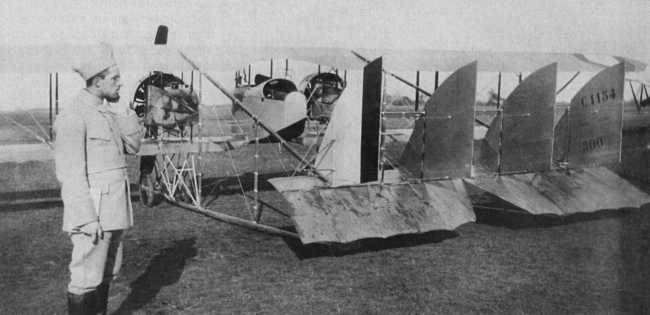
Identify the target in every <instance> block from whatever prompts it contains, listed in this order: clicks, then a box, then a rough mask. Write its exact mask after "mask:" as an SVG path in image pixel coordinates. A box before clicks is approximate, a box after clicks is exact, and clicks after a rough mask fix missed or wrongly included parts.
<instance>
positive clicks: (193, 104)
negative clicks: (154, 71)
mask: <svg viewBox="0 0 650 315" xmlns="http://www.w3.org/2000/svg"><path fill="white" fill-rule="evenodd" d="M147 94H148V104H149V108H148V112H147V114H146V115H145V120H144V123H145V125H146V126H162V127H163V128H174V127H176V126H182V125H184V124H187V123H191V122H193V121H196V118H198V113H199V109H198V107H199V99H198V97H197V96H196V93H194V92H193V91H192V90H190V88H189V87H187V86H183V87H181V86H177V87H165V88H164V89H161V88H158V87H155V86H153V85H150V86H149V87H148V93H147Z"/></svg>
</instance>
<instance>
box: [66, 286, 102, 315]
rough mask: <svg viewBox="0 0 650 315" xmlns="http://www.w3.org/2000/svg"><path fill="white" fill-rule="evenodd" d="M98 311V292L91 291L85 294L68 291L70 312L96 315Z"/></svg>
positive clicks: (75, 314) (71, 314)
mask: <svg viewBox="0 0 650 315" xmlns="http://www.w3.org/2000/svg"><path fill="white" fill-rule="evenodd" d="M96 313H97V292H96V291H90V292H88V293H84V294H73V293H70V292H68V314H70V315H90V314H92V315H94V314H96Z"/></svg>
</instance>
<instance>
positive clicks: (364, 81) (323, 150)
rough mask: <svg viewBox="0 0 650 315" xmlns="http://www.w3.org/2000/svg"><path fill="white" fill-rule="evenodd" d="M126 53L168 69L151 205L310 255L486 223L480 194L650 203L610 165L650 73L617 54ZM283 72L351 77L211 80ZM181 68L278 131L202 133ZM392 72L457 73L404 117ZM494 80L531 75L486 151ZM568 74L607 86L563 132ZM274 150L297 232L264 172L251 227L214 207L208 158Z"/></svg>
mask: <svg viewBox="0 0 650 315" xmlns="http://www.w3.org/2000/svg"><path fill="white" fill-rule="evenodd" d="M75 49H79V47H72V48H70V47H61V48H49V49H48V48H40V49H35V48H33V47H31V48H30V47H23V48H10V49H6V48H5V49H3V51H4V52H5V54H6V56H8V58H3V59H0V69H2V70H3V71H5V72H21V71H27V70H30V71H32V70H34V69H38V71H49V72H56V71H65V70H67V69H68V67H67V65H68V64H69V63H67V62H65V61H66V60H67V61H70V60H73V58H74V51H75ZM115 51H116V57H117V58H118V62H119V63H120V65H121V66H122V67H124V68H125V69H129V70H140V71H157V72H154V73H153V74H152V75H150V76H148V77H146V78H145V79H144V80H143V81H141V83H140V86H139V87H138V88H137V92H136V96H135V99H134V104H135V105H136V110H138V111H139V112H140V113H141V114H142V115H143V124H144V126H146V128H147V129H148V130H149V131H148V133H147V138H146V139H143V147H142V149H141V152H140V153H139V154H140V155H141V156H143V159H142V164H141V169H142V174H143V175H142V177H141V178H142V183H141V194H142V200H143V201H144V202H145V204H147V205H153V204H155V197H156V196H163V197H165V198H166V199H167V200H168V201H169V202H172V203H174V204H177V205H179V206H181V207H183V208H186V209H189V210H192V211H195V212H198V213H201V214H204V215H208V216H210V217H214V218H216V219H219V220H222V221H225V222H228V223H232V224H236V225H241V226H245V227H247V228H251V229H256V230H260V231H264V232H267V233H273V234H278V235H283V236H287V237H299V238H300V239H301V240H302V241H303V242H304V243H310V242H349V241H353V240H356V239H360V238H367V237H388V236H391V235H395V234H402V233H418V232H425V231H430V230H439V229H444V230H453V229H455V228H456V227H457V226H459V225H460V224H463V223H466V222H470V221H473V220H474V219H475V214H474V212H473V205H472V200H471V198H470V196H469V194H468V193H467V189H466V185H471V186H472V187H474V188H478V189H481V190H483V191H486V192H489V193H491V194H493V195H496V196H498V197H499V198H502V199H504V200H506V201H508V202H510V203H512V204H513V205H515V206H517V207H519V208H520V209H523V210H526V211H530V212H532V213H535V214H539V213H553V214H558V215H563V214H569V213H575V212H581V211H596V210H599V209H605V208H609V209H612V208H620V207H628V206H633V207H638V206H639V205H641V204H643V203H645V202H648V201H650V196H648V195H646V194H645V193H643V192H642V191H640V190H639V189H637V188H635V187H634V186H633V185H631V184H630V183H628V182H627V181H625V180H624V179H622V178H621V177H619V176H618V175H616V174H615V173H613V172H611V171H609V170H608V169H606V168H604V167H603V165H606V164H611V163H617V162H618V161H620V156H621V152H622V150H623V144H622V141H621V138H622V137H621V135H622V130H623V121H622V119H621V117H622V108H623V97H622V95H623V89H624V84H623V83H624V80H625V73H626V72H634V71H642V70H643V69H645V64H643V63H640V62H637V61H634V60H631V59H628V58H623V57H614V58H613V59H612V60H614V62H613V63H612V64H606V65H603V64H600V63H596V62H592V61H591V60H589V59H588V58H585V57H584V56H583V55H580V54H570V53H511V52H509V53H498V52H476V51H475V52H458V51H455V52H449V51H439V50H410V51H391V50H358V51H351V50H348V49H342V48H277V47H271V48H224V47H205V46H204V47H170V46H166V45H154V46H145V47H115ZM43 52H46V53H43ZM215 56H219V58H216V57H215ZM366 57H368V58H367V59H366ZM270 59H276V60H278V59H285V60H297V61H306V62H311V63H313V64H316V65H328V66H331V67H333V68H334V69H339V71H341V70H343V71H345V72H344V73H345V74H344V76H343V78H341V77H340V76H338V75H337V74H336V73H316V74H314V75H309V76H307V77H306V78H305V79H304V80H303V81H302V82H301V83H300V84H299V85H296V84H295V83H294V82H292V81H290V80H288V79H286V78H273V77H263V76H258V78H257V79H256V80H255V82H250V80H251V75H250V74H248V75H247V79H248V80H246V81H249V82H247V84H246V85H243V84H241V82H240V83H239V84H238V85H239V86H237V87H235V89H234V91H232V90H230V89H227V88H225V87H224V86H223V85H222V84H221V83H220V82H218V81H217V80H215V79H214V78H213V77H212V76H211V75H210V74H209V73H208V71H221V70H233V69H241V67H242V65H246V64H250V63H251V62H254V61H259V60H270ZM8 60H11V61H8ZM62 61H63V62H62ZM171 70H175V71H179V70H180V71H188V72H191V73H192V77H193V76H194V74H198V78H204V79H206V80H207V81H209V83H210V84H212V85H213V86H214V87H216V88H217V89H218V90H219V91H221V92H222V93H223V94H224V95H226V96H227V97H228V98H229V99H230V100H231V101H232V103H233V108H232V112H234V113H235V115H239V114H245V115H246V116H248V117H249V119H250V120H251V121H252V123H253V124H254V126H256V128H254V129H255V130H263V131H264V133H257V134H236V135H232V134H231V135H223V136H209V137H208V136H202V135H201V132H200V130H198V129H200V127H201V126H195V124H196V121H197V120H196V119H197V116H198V115H199V114H201V109H202V108H203V107H202V106H203V105H202V103H201V97H199V96H200V94H201V93H197V92H196V91H197V90H198V89H197V87H196V84H194V82H193V81H190V82H189V84H187V82H184V81H183V80H182V79H181V78H178V77H176V76H174V75H171ZM390 71H430V72H434V71H442V72H450V73H452V74H451V75H450V76H448V77H447V78H446V80H444V81H443V82H442V83H441V84H440V85H439V86H438V84H437V83H436V86H435V91H434V92H433V93H431V92H427V91H424V90H423V91H421V92H422V93H425V94H426V95H429V96H430V97H429V99H428V100H427V102H426V104H425V105H424V110H423V111H414V110H410V111H409V112H408V113H395V112H388V111H387V110H386V109H385V108H384V105H383V102H382V98H383V94H384V85H383V82H384V80H385V76H386V75H391V76H393V77H396V78H398V80H400V81H402V82H404V83H406V84H408V85H411V86H414V87H415V88H417V89H420V87H419V86H417V85H412V84H410V83H409V82H407V81H406V80H403V79H401V78H399V77H398V76H397V75H395V74H394V73H393V72H390ZM481 71H486V72H499V73H501V72H514V73H520V72H531V74H530V75H529V76H528V77H527V78H525V79H523V80H522V81H521V82H520V84H519V85H518V86H517V87H516V88H515V90H514V91H512V93H511V94H510V95H509V96H508V97H507V98H506V99H505V101H504V102H503V104H502V105H500V106H499V108H498V110H497V114H496V115H494V117H493V118H492V119H491V121H489V122H487V123H484V124H485V125H487V127H488V132H487V135H486V137H485V139H481V140H479V141H475V139H474V135H473V129H474V128H475V114H476V111H477V110H476V93H477V91H476V82H477V73H478V72H481ZM559 71H564V72H569V71H571V72H577V71H585V72H590V71H591V72H598V74H597V75H596V76H594V77H593V78H592V79H591V80H590V82H588V83H587V84H586V85H585V86H584V87H582V89H580V91H579V92H578V93H577V94H576V95H575V96H574V98H573V100H572V101H571V104H570V105H569V109H570V110H569V111H568V112H567V114H563V115H564V116H563V118H559V117H558V119H555V112H556V111H555V106H556V104H555V103H556V100H555V95H556V93H557V90H556V88H557V84H556V83H557V73H558V72H559ZM592 99H593V102H592ZM394 115H397V116H400V117H404V116H409V115H410V116H411V117H414V119H415V125H414V128H413V131H412V133H411V134H410V136H409V138H408V141H407V142H406V143H404V145H403V146H402V149H401V150H400V152H399V153H398V154H397V155H395V156H392V155H391V154H390V152H388V151H387V150H386V147H387V144H388V141H390V140H389V139H391V137H390V136H389V131H388V130H386V124H385V123H386V121H387V120H389V119H390V118H391V117H392V116H394ZM307 119H311V120H318V121H321V122H323V123H324V124H323V126H324V128H325V131H324V133H323V135H322V137H321V138H320V140H319V141H317V143H319V146H318V149H317V150H318V152H317V154H315V155H313V156H306V155H304V154H301V153H300V152H298V151H297V150H296V148H295V146H292V145H290V144H289V143H288V141H287V140H288V138H291V137H295V136H296V135H298V134H299V132H301V129H300V128H304V127H302V126H301V124H303V123H304V121H305V120H307ZM556 121H559V123H557V124H556ZM296 124H297V125H296ZM296 126H298V131H296V130H294V128H295V127H296ZM303 126H304V125H303ZM194 128H197V130H196V132H195V130H194ZM262 137H268V138H269V139H271V140H273V141H276V142H278V143H279V145H280V146H282V147H283V148H284V150H285V152H286V153H287V154H289V155H291V156H293V157H294V158H295V159H296V160H297V161H298V164H299V167H298V168H297V169H296V173H297V176H290V177H280V178H274V179H271V180H270V181H269V182H270V183H271V184H272V185H273V186H274V187H275V188H276V189H277V190H279V191H280V192H281V193H282V195H283V196H284V197H285V198H286V200H287V201H288V203H289V204H290V205H291V206H292V208H293V209H292V211H290V216H291V217H292V219H293V221H294V223H295V225H296V230H297V232H296V233H294V232H290V231H287V230H285V229H280V228H277V227H274V226H272V225H267V224H265V223H263V222H262V215H261V212H262V209H263V207H258V205H259V200H258V199H257V190H258V187H257V182H258V178H257V175H258V172H257V170H254V174H255V176H256V177H255V186H254V189H253V190H254V193H255V196H256V197H255V206H254V209H253V211H252V212H247V213H248V216H247V217H246V216H235V215H230V214H225V213H223V212H220V211H218V209H210V208H209V205H207V204H206V203H204V198H203V197H204V192H203V191H202V185H201V173H200V172H199V171H198V169H197V167H196V163H195V157H197V156H198V157H200V156H201V154H206V153H209V152H218V151H227V150H232V149H234V148H237V147H241V146H243V145H250V144H251V142H253V144H252V145H258V144H257V143H259V140H260V138H262ZM256 140H257V141H256ZM646 150H647V149H646ZM208 167H209V166H208ZM244 212H245V213H246V211H244Z"/></svg>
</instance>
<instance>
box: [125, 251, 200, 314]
mask: <svg viewBox="0 0 650 315" xmlns="http://www.w3.org/2000/svg"><path fill="white" fill-rule="evenodd" d="M195 244H196V238H189V239H185V240H180V241H175V242H174V245H172V246H170V247H167V248H164V249H162V250H161V251H160V252H159V253H158V254H157V255H156V256H154V257H153V258H152V259H151V262H149V266H147V269H146V270H145V272H144V273H143V274H142V275H140V277H138V279H136V280H135V281H133V282H131V284H130V287H131V293H130V294H129V296H127V297H126V299H125V300H124V302H122V305H120V307H119V308H118V309H117V310H116V311H115V312H114V313H113V314H131V313H133V312H134V311H135V310H138V309H140V308H141V307H143V306H144V305H146V304H147V303H149V302H150V301H151V300H153V299H154V298H155V297H156V295H157V294H158V292H160V289H162V287H164V286H167V285H170V284H173V283H176V282H177V281H178V279H180V276H181V274H182V273H183V269H184V268H185V264H186V262H187V260H188V259H190V258H192V257H194V256H196V255H197V250H196V247H195Z"/></svg>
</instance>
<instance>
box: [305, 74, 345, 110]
mask: <svg viewBox="0 0 650 315" xmlns="http://www.w3.org/2000/svg"><path fill="white" fill-rule="evenodd" d="M299 87H300V91H301V92H302V93H304V95H305V97H306V98H307V112H308V115H309V118H310V119H315V120H319V121H321V122H327V121H329V118H330V115H331V114H332V110H333V109H334V103H336V100H338V98H339V96H341V93H343V90H344V89H345V81H343V79H341V77H339V76H338V75H337V74H335V73H330V72H322V73H313V74H310V75H308V76H307V77H305V78H304V79H303V80H302V82H300V85H299Z"/></svg>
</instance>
